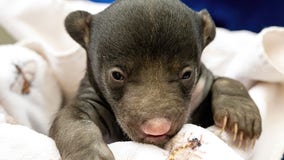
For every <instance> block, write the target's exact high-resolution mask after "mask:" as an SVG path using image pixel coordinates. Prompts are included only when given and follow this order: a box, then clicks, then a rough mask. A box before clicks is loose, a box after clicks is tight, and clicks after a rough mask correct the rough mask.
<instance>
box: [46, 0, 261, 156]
mask: <svg viewBox="0 0 284 160" xmlns="http://www.w3.org/2000/svg"><path fill="white" fill-rule="evenodd" d="M65 25H66V29H67V31H68V33H69V34H70V35H71V37H72V38H73V39H74V40H76V41H77V42H78V43H80V44H81V45H82V46H83V47H84V48H85V49H86V51H87V65H88V66H87V72H86V76H85V78H84V79H83V80H82V82H81V86H80V89H79V91H78V94H77V96H76V98H75V99H74V100H73V102H72V103H71V104H69V105H67V106H65V107H63V108H62V109H61V110H60V111H59V113H58V115H57V117H56V119H55V120H54V123H53V125H52V127H51V130H50V136H51V137H52V138H54V139H55V142H56V144H57V146H58V148H59V151H60V153H61V156H62V158H63V159H68V160H71V159H72V160H79V159H80V160H81V159H82V160H83V159H84V160H94V159H107V160H112V159H113V155H112V154H111V152H110V150H109V149H108V147H107V145H106V144H105V142H113V141H117V140H126V139H132V140H135V141H139V142H146V143H153V144H156V145H160V146H162V145H163V144H164V143H166V142H167V140H168V139H170V138H171V137H172V136H173V135H175V134H176V133H177V132H178V131H179V130H180V128H181V127H182V125H183V124H184V123H187V122H189V123H195V124H200V125H202V126H203V127H207V126H210V125H213V124H214V122H215V124H216V125H218V126H221V124H222V118H223V117H224V116H228V117H229V122H228V124H229V125H228V128H227V129H228V130H229V131H230V129H231V128H230V127H231V126H233V124H234V123H238V124H239V128H240V131H243V132H244V135H245V137H248V138H252V137H253V136H259V135H260V132H261V120H260V115H259V112H258V110H257V107H256V106H255V104H254V102H253V101H252V100H251V98H250V97H249V95H248V93H247V91H246V90H245V88H244V87H243V86H242V85H241V84H240V83H239V82H237V81H234V80H231V79H227V78H217V79H215V80H214V81H213V78H212V74H211V72H210V71H208V70H207V69H206V68H205V67H204V65H202V63H201V62H200V57H201V53H202V50H203V49H204V47H205V46H206V45H207V44H209V43H210V42H211V41H212V40H213V38H214V36H215V25H214V23H213V21H212V20H211V18H210V16H209V14H208V13H207V11H205V10H203V11H201V12H198V13H196V12H194V11H192V10H191V9H189V8H187V7H186V6H185V5H183V4H182V3H181V2H179V1H178V0H119V1H117V2H115V3H114V4H112V5H111V6H110V7H108V8H107V9H106V10H104V11H103V12H101V13H99V14H97V15H91V14H89V13H87V12H83V11H77V12H73V13H71V14H70V15H69V16H68V17H67V18H66V21H65ZM184 70H186V71H191V76H190V78H188V79H182V78H181V77H182V75H183V73H184V72H185V71H184ZM113 71H119V72H121V73H122V74H123V75H124V79H123V80H122V81H117V80H115V79H114V78H112V72H113ZM201 81H204V82H206V83H205V84H204V85H202V82H201ZM199 84H201V86H202V87H201V88H205V89H202V90H198V87H197V86H198V85H199ZM211 84H212V85H211ZM211 86H212V87H211ZM206 88H207V89H206ZM193 95H195V96H196V98H194V99H192V96H193ZM197 99H200V100H201V101H203V102H202V103H201V104H200V103H199V102H198V101H199V100H197ZM197 105H199V107H198V106H197ZM196 107H198V108H197V109H195V108H196ZM156 117H165V118H167V119H169V120H170V121H171V123H172V125H171V129H170V131H169V132H168V133H167V138H166V139H164V140H161V141H147V140H146V139H145V135H144V134H143V133H141V129H140V127H141V125H142V124H143V123H144V122H145V121H146V120H149V119H153V118H156Z"/></svg>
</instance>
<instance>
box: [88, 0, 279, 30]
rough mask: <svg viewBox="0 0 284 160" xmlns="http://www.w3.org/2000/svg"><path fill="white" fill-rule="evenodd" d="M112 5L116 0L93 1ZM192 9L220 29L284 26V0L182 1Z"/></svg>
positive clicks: (253, 28) (257, 28)
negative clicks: (202, 12) (204, 11)
mask: <svg viewBox="0 0 284 160" xmlns="http://www.w3.org/2000/svg"><path fill="white" fill-rule="evenodd" d="M91 1H94V2H105V3H111V2H113V1H114V0H91ZM182 1H183V2H184V3H185V4H187V5H188V6H190V8H192V9H194V10H196V11H200V10H201V9H204V8H206V9H207V10H208V11H209V12H210V14H211V16H212V18H213V19H214V21H215V23H216V25H217V26H218V27H224V28H228V29H230V30H241V29H247V30H251V31H254V32H259V31H260V30H261V29H263V28H264V27H268V26H284V0H182Z"/></svg>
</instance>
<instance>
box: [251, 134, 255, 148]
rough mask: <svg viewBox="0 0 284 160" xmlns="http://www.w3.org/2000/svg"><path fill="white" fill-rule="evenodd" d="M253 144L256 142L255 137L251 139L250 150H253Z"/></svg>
mask: <svg viewBox="0 0 284 160" xmlns="http://www.w3.org/2000/svg"><path fill="white" fill-rule="evenodd" d="M255 142H256V136H254V137H253V139H252V142H251V148H254V145H255Z"/></svg>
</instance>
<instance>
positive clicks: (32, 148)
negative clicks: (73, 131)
mask: <svg viewBox="0 0 284 160" xmlns="http://www.w3.org/2000/svg"><path fill="white" fill-rule="evenodd" d="M0 131H1V132H0V159H1V160H60V159H61V158H60V154H59V152H58V150H57V148H56V145H55V143H54V141H53V140H52V139H51V138H49V137H47V136H45V135H43V134H40V133H38V132H35V131H34V130H31V129H29V128H27V127H25V126H22V125H11V124H5V123H2V124H0Z"/></svg>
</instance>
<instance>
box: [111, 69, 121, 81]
mask: <svg viewBox="0 0 284 160" xmlns="http://www.w3.org/2000/svg"><path fill="white" fill-rule="evenodd" d="M111 75H112V78H113V79H115V80H117V81H123V80H124V77H123V75H122V74H121V73H119V72H116V71H114V72H112V73H111Z"/></svg>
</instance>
